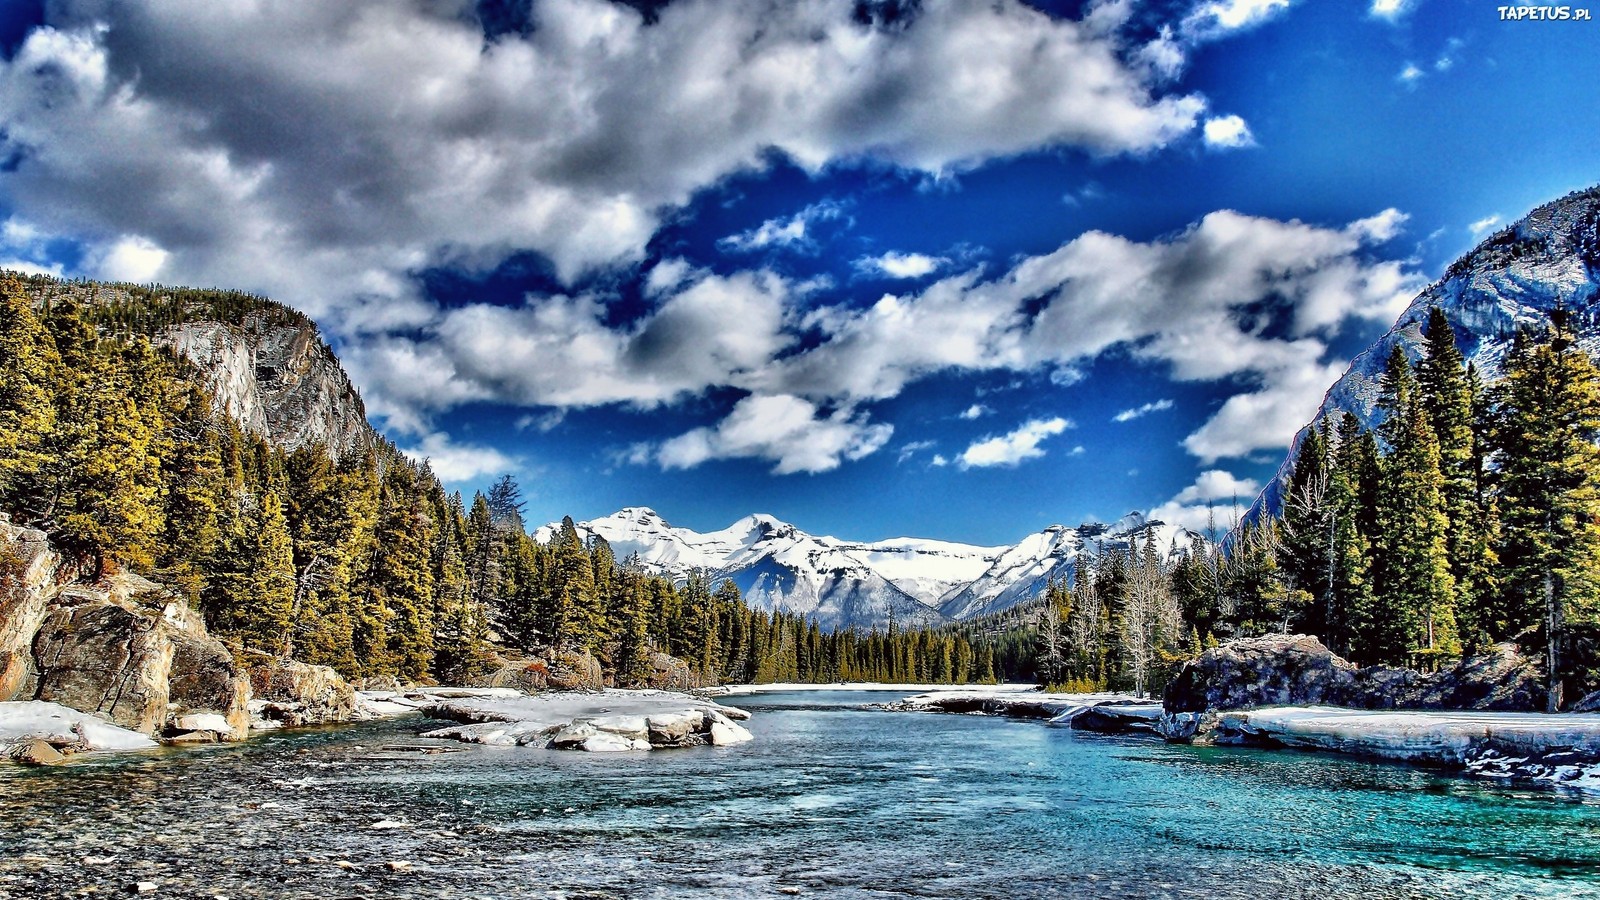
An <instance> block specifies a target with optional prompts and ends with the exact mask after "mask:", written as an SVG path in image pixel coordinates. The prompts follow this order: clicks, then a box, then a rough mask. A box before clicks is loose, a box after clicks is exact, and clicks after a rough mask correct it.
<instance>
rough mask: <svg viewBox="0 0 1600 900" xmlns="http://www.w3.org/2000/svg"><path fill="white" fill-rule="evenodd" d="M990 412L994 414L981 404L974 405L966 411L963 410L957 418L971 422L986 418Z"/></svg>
mask: <svg viewBox="0 0 1600 900" xmlns="http://www.w3.org/2000/svg"><path fill="white" fill-rule="evenodd" d="M992 412H994V410H992V409H990V408H989V407H987V406H984V405H983V404H982V403H974V404H972V405H971V406H969V407H967V408H966V409H963V410H962V411H961V414H960V415H959V416H957V418H960V419H967V420H971V419H976V418H978V417H980V416H986V415H988V414H989V413H992Z"/></svg>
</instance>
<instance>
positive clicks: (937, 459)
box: [929, 453, 950, 468]
mask: <svg viewBox="0 0 1600 900" xmlns="http://www.w3.org/2000/svg"><path fill="white" fill-rule="evenodd" d="M929 465H932V466H938V467H940V468H943V467H944V466H948V465H950V460H948V459H945V458H944V454H942V453H935V454H934V455H933V459H932V460H930V461H929Z"/></svg>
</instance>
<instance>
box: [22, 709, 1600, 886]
mask: <svg viewBox="0 0 1600 900" xmlns="http://www.w3.org/2000/svg"><path fill="white" fill-rule="evenodd" d="M895 696H896V695H894V694H884V693H872V694H867V693H857V692H843V691H835V692H796V693H770V694H757V695H753V696H749V697H741V698H737V699H736V700H735V701H734V702H736V703H737V704H738V705H740V706H743V707H745V708H747V709H750V710H751V711H752V712H754V713H755V717H754V719H753V720H751V721H750V722H748V723H746V724H747V725H748V726H749V728H750V730H751V731H752V732H754V733H755V735H756V741H755V742H754V743H752V744H745V745H742V746H737V747H731V748H709V747H707V748H695V749H688V750H677V751H657V752H653V753H629V754H618V755H605V754H585V753H572V752H555V751H544V750H528V749H525V748H522V749H518V748H492V747H476V746H474V747H467V748H466V749H464V750H462V751H461V752H451V753H440V754H436V755H424V754H419V753H414V752H409V751H394V750H385V749H383V748H385V747H389V746H394V745H397V744H410V745H415V744H416V743H417V740H416V737H415V735H416V733H417V732H418V731H419V730H421V729H422V728H423V726H424V721H423V720H420V719H417V718H415V717H413V718H410V719H400V720H392V721H388V722H381V723H371V724H366V725H360V726H355V727H350V728H343V729H329V730H321V731H301V732H296V733H279V734H273V735H268V736H265V737H262V738H258V739H255V740H252V741H250V742H247V743H245V744H242V745H233V746H225V747H217V748H208V749H202V750H184V751H163V752H160V753H156V754H145V755H131V756H124V757H101V758H97V759H84V760H80V761H78V762H75V763H73V764H72V765H69V766H66V767H62V768H56V769H22V768H20V767H14V766H7V767H0V897H6V898H9V897H17V898H24V897H75V896H114V895H118V894H123V895H129V894H131V892H134V891H136V890H137V885H138V884H139V883H140V882H147V883H149V884H154V885H155V887H156V889H155V891H154V893H153V894H147V896H156V897H169V896H182V897H228V898H247V897H272V898H344V897H351V898H358V897H362V898H364V897H452V898H478V897H484V898H502V897H571V898H580V897H588V898H602V897H664V898H665V897H673V898H677V897H765V896H772V897H783V896H791V895H801V896H828V897H962V898H967V897H1032V896H1061V897H1210V898H1233V897H1239V898H1250V900H1270V898H1280V897H1281V898H1290V897H1293V898H1300V897H1317V898H1342V897H1351V898H1355V897H1361V898H1369V897H1372V898H1384V897H1393V898H1410V897H1417V898H1422V897H1486V898H1488V897H1492V898H1495V900H1510V898H1516V897H1573V896H1594V897H1600V802H1597V798H1593V797H1586V796H1583V795H1578V794H1562V793H1556V792H1552V791H1538V790H1528V791H1523V790H1511V789H1504V788H1500V787H1497V786H1493V785H1486V784H1482V783H1478V782H1471V781H1466V780H1462V779H1456V778H1449V777H1443V776H1438V775H1434V774H1430V773H1428V772H1425V771H1421V770H1417V769H1411V768H1405V767H1401V766H1394V765H1386V764H1367V763H1360V762H1353V761H1349V760H1342V759H1337V758H1332V757H1327V756H1318V755H1309V754H1296V753H1286V752H1265V751H1251V750H1240V749H1232V748H1199V747H1181V746H1167V745H1164V744H1161V743H1159V742H1156V741H1152V740H1150V739H1146V738H1138V737H1121V736H1102V735H1088V734H1082V733H1074V732H1072V731H1070V730H1065V729H1056V728H1049V727H1046V726H1044V725H1042V724H1040V723H1038V722H1024V721H1011V720H1004V719H994V718H984V717H973V716H951V715H939V714H931V713H891V712H883V711H877V710H870V709H864V708H862V707H863V705H864V704H867V703H872V702H882V701H885V700H888V699H893V698H894V697H895ZM452 746H460V745H452ZM391 864H393V866H391ZM396 868H398V871H396V870H395V869H396ZM147 886H148V885H147Z"/></svg>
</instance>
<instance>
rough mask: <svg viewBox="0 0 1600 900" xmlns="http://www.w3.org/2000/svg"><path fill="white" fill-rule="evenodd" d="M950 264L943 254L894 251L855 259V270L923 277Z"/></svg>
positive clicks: (903, 276)
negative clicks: (933, 254) (932, 254)
mask: <svg viewBox="0 0 1600 900" xmlns="http://www.w3.org/2000/svg"><path fill="white" fill-rule="evenodd" d="M949 264H950V260H948V259H946V258H945V257H943V256H928V255H926V254H922V253H896V252H894V251H890V252H888V253H885V254H883V255H882V256H864V257H862V258H861V259H858V260H856V261H855V268H856V271H857V272H860V273H862V274H863V275H875V276H879V277H884V278H923V277H926V276H928V275H932V274H933V273H934V272H937V271H939V269H941V268H943V267H945V266H947V265H949Z"/></svg>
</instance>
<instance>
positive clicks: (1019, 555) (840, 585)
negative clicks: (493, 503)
mask: <svg viewBox="0 0 1600 900" xmlns="http://www.w3.org/2000/svg"><path fill="white" fill-rule="evenodd" d="M559 528H560V526H559V524H551V525H546V526H544V527H543V528H540V529H539V530H537V531H536V532H534V538H535V540H538V541H541V542H545V543H548V542H549V541H550V539H551V538H553V537H554V536H555V533H556V531H557V529H559ZM577 530H578V534H579V535H580V536H581V537H583V538H585V539H586V540H587V539H589V538H590V537H594V536H597V537H601V538H604V539H605V540H606V542H607V543H609V544H610V545H611V549H612V551H613V552H614V553H615V554H616V557H617V558H618V559H621V560H626V559H628V558H629V557H636V558H637V562H638V564H639V565H640V566H641V567H642V568H644V570H645V571H647V572H650V573H651V574H656V575H666V576H670V577H673V578H685V577H687V576H688V575H689V574H690V573H691V572H696V571H698V572H704V573H706V574H708V575H710V576H711V577H713V578H727V579H730V580H732V581H733V582H734V583H735V584H737V585H738V586H739V589H740V590H741V591H742V592H743V593H744V595H745V600H746V602H748V603H749V604H750V605H752V606H754V607H757V608H759V609H767V610H782V611H784V612H791V613H797V614H800V615H804V616H806V617H807V618H809V619H812V620H813V621H815V622H817V623H818V625H820V626H822V627H824V628H828V629H837V628H884V627H888V626H889V625H890V624H894V625H895V626H897V627H899V626H908V627H909V626H916V625H931V624H939V623H941V622H946V621H960V620H965V619H969V618H972V617H974V616H979V615H984V614H987V613H993V612H998V611H1001V610H1004V609H1008V608H1010V607H1012V606H1015V605H1016V604H1018V603H1021V602H1023V601H1026V600H1029V599H1031V598H1033V597H1034V596H1037V595H1038V593H1039V592H1040V591H1043V590H1044V589H1045V587H1046V586H1047V585H1048V584H1049V583H1050V581H1051V580H1052V579H1063V580H1067V581H1070V580H1071V577H1072V564H1073V562H1074V561H1075V560H1076V559H1077V557H1078V554H1079V553H1081V552H1083V550H1084V549H1085V548H1086V547H1090V548H1097V547H1101V546H1104V547H1108V548H1110V547H1125V546H1127V545H1128V543H1129V541H1130V540H1131V539H1133V538H1134V537H1136V536H1138V537H1142V536H1143V535H1145V534H1149V533H1154V534H1155V536H1156V540H1157V541H1158V542H1159V543H1160V544H1161V546H1162V547H1164V548H1171V547H1172V546H1173V545H1174V542H1176V543H1178V544H1179V545H1183V546H1186V545H1187V541H1188V536H1187V533H1186V532H1182V530H1181V529H1178V528H1175V527H1173V526H1168V525H1165V524H1163V523H1161V522H1151V521H1147V520H1145V518H1144V517H1143V516H1140V515H1138V514H1130V515H1129V516H1128V517H1127V518H1124V519H1123V520H1122V521H1120V522H1118V523H1116V524H1115V525H1109V526H1108V525H1101V524H1087V525H1081V526H1079V527H1077V528H1067V527H1064V526H1061V525H1052V526H1050V527H1049V528H1046V529H1045V530H1043V531H1041V532H1038V533H1036V534H1033V535H1029V536H1028V537H1026V538H1024V539H1023V540H1022V541H1020V542H1019V543H1017V544H1015V545H1013V546H1010V547H977V546H973V545H970V544H960V543H955V542H951V541H932V540H921V539H918V538H893V539H890V540H886V541H876V542H860V541H845V540H840V539H839V538H834V537H827V536H816V535H811V534H807V533H806V532H804V531H801V530H800V529H798V528H796V527H795V526H793V525H790V524H788V523H786V522H782V521H780V520H778V519H776V518H773V517H772V516H767V515H754V516H746V517H745V518H743V519H740V520H739V521H737V522H735V523H733V524H732V525H730V526H728V527H727V528H724V529H722V530H720V531H712V532H706V533H700V532H696V531H693V530H691V529H688V528H676V527H673V526H672V525H669V524H668V523H667V522H666V521H665V520H664V519H662V518H661V516H660V515H658V514H657V513H656V512H655V511H654V510H651V509H646V508H642V507H631V508H628V509H624V510H620V511H619V512H616V513H613V514H612V515H609V516H605V517H603V518H599V519H595V520H593V521H591V522H581V523H578V524H577Z"/></svg>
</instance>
